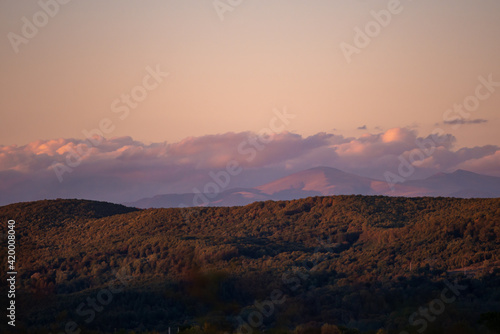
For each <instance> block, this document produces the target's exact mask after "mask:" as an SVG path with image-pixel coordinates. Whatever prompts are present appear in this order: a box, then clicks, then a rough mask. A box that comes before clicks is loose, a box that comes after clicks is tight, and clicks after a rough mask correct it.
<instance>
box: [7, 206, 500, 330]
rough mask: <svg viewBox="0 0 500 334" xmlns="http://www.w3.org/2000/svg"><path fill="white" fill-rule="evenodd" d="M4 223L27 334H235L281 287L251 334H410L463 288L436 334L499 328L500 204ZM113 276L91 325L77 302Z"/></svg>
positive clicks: (431, 326) (237, 210)
mask: <svg viewBox="0 0 500 334" xmlns="http://www.w3.org/2000/svg"><path fill="white" fill-rule="evenodd" d="M0 218H1V220H2V221H3V222H4V224H2V233H3V236H5V235H6V226H7V224H6V222H7V221H8V220H9V219H14V220H15V221H16V236H17V240H16V241H17V245H16V251H17V258H16V263H17V266H18V272H19V274H18V277H17V278H18V282H17V284H18V286H17V290H18V297H17V298H18V302H19V303H20V306H19V311H18V312H19V314H18V321H19V322H18V324H19V326H18V328H25V330H29V331H30V332H35V330H39V332H40V333H47V332H48V330H49V329H50V330H51V331H52V332H54V333H56V332H57V333H59V332H64V326H65V325H66V324H67V323H68V322H74V323H76V324H77V326H78V328H79V329H82V330H95V331H99V332H114V331H115V330H118V329H126V330H131V329H135V331H136V332H145V331H147V330H151V331H152V330H158V331H166V330H167V328H168V327H169V326H170V327H180V328H181V330H183V331H185V332H186V334H188V333H189V334H195V333H202V332H204V333H210V334H215V333H219V332H220V333H223V332H235V331H236V330H237V328H238V326H239V325H241V324H242V322H241V319H243V321H245V322H246V323H248V321H249V320H248V319H249V318H248V316H249V314H252V312H254V311H255V308H256V307H255V306H252V305H254V303H255V301H258V302H261V301H266V300H269V299H270V296H273V291H275V290H278V291H280V292H282V295H283V298H281V299H280V300H282V301H283V300H286V302H283V303H281V304H280V303H275V304H274V306H273V310H272V312H269V313H270V314H269V315H267V313H266V315H265V316H263V318H262V319H263V320H262V324H259V326H253V325H252V326H250V327H251V330H252V331H253V332H255V333H256V332H259V331H279V332H280V333H285V332H288V331H292V330H294V331H295V332H296V333H299V334H306V333H307V334H318V333H320V332H321V333H323V334H325V333H324V332H327V333H329V332H328V330H330V331H331V332H332V333H335V331H336V330H339V329H340V330H341V332H343V333H356V332H357V331H361V332H367V333H370V331H373V333H375V332H376V331H377V330H379V329H382V330H385V331H387V332H388V333H399V332H400V331H401V330H406V331H407V332H409V333H414V332H416V330H419V329H422V328H423V327H422V326H423V324H422V322H420V323H417V324H420V326H417V325H416V324H415V323H414V322H413V323H412V322H411V321H409V316H410V315H412V313H414V312H418V310H419V308H422V307H428V305H429V302H431V301H432V300H434V299H435V298H438V297H439V296H440V294H441V293H442V291H443V289H444V288H446V286H447V285H446V284H447V283H449V284H451V283H450V282H455V281H456V283H453V284H461V285H460V286H462V287H464V288H463V291H462V290H460V292H459V294H458V295H457V298H456V300H455V301H454V302H453V303H450V304H446V307H445V309H444V311H442V312H440V313H439V316H436V317H434V319H433V320H432V321H430V320H427V323H426V330H427V331H428V332H429V333H462V332H460V331H459V330H458V329H459V328H463V329H464V330H465V331H463V333H476V332H477V333H495V332H498V331H499V330H500V323H499V321H500V317H499V314H500V313H499V312H500V290H499V286H500V279H499V275H500V270H499V269H498V267H500V251H499V250H500V199H455V198H395V197H382V196H332V197H312V198H306V199H301V200H294V201H281V202H272V201H268V202H257V203H253V204H250V205H247V206H244V207H227V208H226V207H209V208H189V209H149V210H136V209H132V208H127V207H124V206H120V205H114V204H110V203H100V202H92V201H80V200H54V201H38V202H30V203H18V204H12V205H8V206H4V207H0ZM2 244H3V245H4V246H3V247H2V250H1V251H2V258H6V238H5V237H4V238H3V241H2ZM117 272H118V273H121V274H123V275H125V277H127V279H126V284H125V283H123V282H122V283H123V285H124V289H123V290H122V291H120V292H116V293H114V294H112V298H111V301H109V303H107V304H105V305H99V306H102V310H101V307H100V308H99V310H101V311H97V312H94V317H92V319H90V318H91V317H90V315H89V314H88V313H85V312H82V308H81V306H82V305H81V304H82V303H85V302H86V300H87V298H89V297H90V298H92V297H94V298H95V296H99V293H100V292H101V291H103V290H102V289H104V288H106V287H108V285H109V284H110V282H113V281H116V277H117ZM1 275H2V276H1V279H2V280H3V281H4V282H5V279H6V278H7V277H6V272H5V271H3V272H2V274H1ZM122 281H123V280H122ZM446 282H447V283H446ZM1 298H2V303H6V301H5V300H4V299H5V296H4V295H2V296H1ZM2 305H3V304H2ZM5 305H6V304H5ZM79 307H80V309H79ZM83 307H84V308H83V310H85V305H84V306H83ZM82 313H83V314H84V315H82ZM417 316H418V317H421V315H418V314H417ZM418 317H417V318H415V317H414V318H413V319H414V320H415V319H419V318H418ZM422 319H423V318H422ZM327 323H328V324H331V325H332V326H329V327H328V326H325V324H327ZM3 325H4V324H3V323H2V326H3ZM23 326H24V327H23ZM322 326H323V331H321V329H320V328H321V327H322ZM26 328H27V329H26ZM348 328H349V329H348ZM240 329H241V328H240ZM0 330H2V332H5V331H3V327H1V328H0Z"/></svg>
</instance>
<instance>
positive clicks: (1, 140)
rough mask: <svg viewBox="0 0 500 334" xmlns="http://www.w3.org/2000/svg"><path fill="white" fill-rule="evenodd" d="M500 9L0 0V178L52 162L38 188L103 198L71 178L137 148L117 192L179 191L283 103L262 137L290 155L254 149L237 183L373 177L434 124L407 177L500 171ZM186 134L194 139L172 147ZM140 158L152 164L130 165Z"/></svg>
mask: <svg viewBox="0 0 500 334" xmlns="http://www.w3.org/2000/svg"><path fill="white" fill-rule="evenodd" d="M499 15H500V2H498V1H497V0H477V1H470V0H453V1H451V0H443V1H432V0H419V1H411V0H401V1H397V0H390V1H378V0H373V1H367V0H349V1H348V0H345V1H326V0H317V1H314V2H311V1H309V2H306V1H299V0H287V1H284V0H276V1H272V2H270V1H264V0H254V1H248V0H231V1H230V0H220V1H219V0H216V1H212V0H209V1H199V0H197V1H194V0H183V1H180V0H177V1H173V0H172V1H169V0H150V1H132V0H120V1H118V0H110V1H105V2H103V1H96V0H88V1H78V0H72V1H68V0H59V1H56V0H40V1H31V0H30V1H28V0H26V1H22V2H20V1H13V0H0V34H1V36H3V37H2V39H1V40H0V44H1V45H0V64H1V67H0V70H1V72H0V87H1V89H0V112H1V121H0V145H2V146H0V150H1V151H0V152H2V153H1V154H0V189H2V190H4V191H9V192H11V191H13V192H15V193H16V194H17V193H19V196H17V195H16V196H17V197H16V196H14V197H15V198H16V200H18V199H24V198H31V197H30V196H32V195H30V196H28V195H25V196H24V195H23V194H27V193H28V192H30V191H32V190H33V189H32V188H33V187H34V188H36V189H37V191H35V193H38V190H40V189H39V188H40V187H41V188H44V187H46V186H47V185H45V186H42V184H43V183H42V184H38V183H36V182H34V181H33V180H38V178H40V180H41V179H44V178H46V177H49V176H46V174H47V175H49V174H50V175H51V176H50V179H51V180H50V182H55V183H54V184H53V186H52V188H51V189H52V192H50V194H49V193H48V192H43V191H41V190H40V191H41V192H40V193H39V194H38V195H37V196H38V197H43V196H56V195H58V196H59V195H61V196H87V197H92V198H99V199H103V198H111V197H112V198H113V199H116V198H118V197H116V196H115V195H113V196H114V197H113V196H112V195H110V194H114V193H116V191H118V190H116V189H114V188H113V187H111V186H108V188H107V189H108V190H107V191H105V190H103V189H100V190H97V188H92V189H93V190H89V189H84V188H85V187H84V186H83V185H84V184H85V180H88V179H90V178H93V179H94V180H95V179H99V177H102V176H103V175H108V174H107V173H108V172H107V171H106V169H105V168H111V166H115V164H116V163H117V161H119V160H117V159H119V158H120V154H123V152H126V151H127V150H132V151H134V152H135V153H134V154H139V153H138V152H139V151H140V150H141V149H142V150H143V151H142V152H143V153H141V154H145V155H146V156H147V157H148V158H147V159H149V160H147V159H146V158H144V157H142V158H141V159H146V160H147V161H145V160H142V162H137V163H138V165H134V164H132V163H129V164H128V165H127V167H126V168H128V169H130V171H129V173H130V174H127V175H128V176H122V177H123V178H126V179H127V178H128V179H127V180H130V184H141V186H137V187H139V188H140V189H138V188H136V187H135V186H134V187H133V186H127V187H126V189H127V190H130V191H131V192H133V194H137V196H139V194H140V195H143V194H151V195H154V194H156V193H161V192H172V191H189V190H190V188H192V184H193V182H191V181H192V180H198V179H197V178H196V177H193V175H201V174H203V175H206V170H207V168H219V167H220V166H222V165H223V164H224V163H225V162H226V161H229V160H230V159H232V158H235V156H234V154H236V155H238V154H240V153H238V152H237V149H235V147H237V146H238V144H239V143H241V141H244V140H245V139H242V138H247V137H248V136H249V135H251V134H255V133H259V132H260V131H263V129H264V130H265V129H266V128H267V129H270V128H272V127H271V125H272V124H271V123H273V122H275V121H273V120H276V117H277V116H276V110H281V111H282V110H285V109H286V110H287V112H288V113H289V114H293V118H290V119H288V120H287V121H288V122H286V124H285V123H283V124H280V125H279V126H277V129H278V130H279V131H276V133H275V134H273V135H274V137H273V138H275V139H276V141H274V140H273V144H276V145H277V144H278V143H282V140H284V141H285V142H286V144H287V145H285V146H283V148H285V147H286V149H288V150H290V152H286V154H282V155H281V156H282V160H281V161H280V162H279V163H278V162H277V161H274V162H270V161H268V160H266V158H264V157H262V158H259V157H257V158H256V160H255V161H261V163H260V164H259V165H255V162H254V165H252V166H249V168H250V167H251V168H250V169H249V170H247V172H248V173H250V174H251V173H254V174H255V175H257V174H258V175H261V176H260V178H259V177H257V176H255V177H251V175H248V176H246V177H245V178H244V180H240V181H235V184H236V185H239V184H240V183H241V184H245V183H251V182H254V183H258V182H263V181H265V180H266V178H268V179H270V178H272V177H275V176H279V175H281V174H280V173H279V172H278V171H279V170H282V171H288V172H290V171H294V170H298V169H299V168H307V167H314V166H313V165H314V164H326V165H330V166H333V167H338V168H344V169H346V171H351V172H357V173H359V174H362V175H366V176H370V177H376V178H379V179H383V174H384V171H387V170H394V168H397V161H398V160H397V157H398V156H400V155H401V154H406V155H409V154H410V153H411V150H412V149H417V150H418V149H419V146H418V145H417V143H416V142H415V140H417V139H418V138H420V139H422V140H423V139H424V138H428V136H430V135H431V134H433V133H438V134H440V135H442V136H445V137H446V138H447V139H446V143H445V144H442V145H443V146H439V145H441V144H439V145H438V146H437V147H441V149H442V150H443V151H442V152H441V151H439V150H436V152H437V153H435V154H434V153H433V154H432V155H431V156H429V157H427V156H426V157H425V158H426V161H425V164H421V165H420V166H418V167H419V168H418V169H419V171H418V172H417V173H415V175H412V176H411V177H423V176H427V175H429V174H430V173H432V172H439V171H449V170H453V169H457V168H468V169H469V170H473V171H477V172H482V173H486V174H488V175H496V176H500V172H499V171H500V162H499V156H500V153H499V148H498V145H499V143H500V133H499V131H498V130H497V129H498V128H499V126H500V118H499V109H500V62H499V61H498V59H500V43H499V42H498V36H499V35H500V21H499V20H498V17H499ZM460 108H462V109H460ZM275 123H276V122H275ZM271 130H272V129H271ZM88 134H90V135H92V134H97V135H103V137H105V139H104V141H105V143H107V144H109V145H108V146H106V147H105V145H92V142H89V141H87V142H85V141H84V140H85V138H86V136H87V135H88ZM214 138H216V139H217V140H218V141H220V142H219V143H218V145H220V150H217V149H215V148H214V146H211V144H210V145H209V144H208V143H212V141H213V140H214ZM235 138H237V139H235ZM318 138H322V140H323V142H322V144H319V143H318V140H319V139H318ZM384 138H385V139H384ZM286 140H290V141H286ZM285 142H283V143H285ZM393 142H399V144H398V145H396V146H398V149H395V148H394V147H395V146H394V147H393V146H391V145H393V144H391V143H393ZM417 142H418V141H417ZM89 143H90V144H89ZM194 143H196V145H195V146H196V148H193V147H191V146H193V145H194ZM291 143H294V144H293V145H292V144H291ZM312 143H314V145H313V144H312ZM68 145H69V146H68ZM78 145H83V146H85V145H87V146H85V147H90V146H93V147H91V148H90V149H89V150H88V154H87V155H86V156H85V157H84V158H82V163H81V165H79V166H78V168H77V169H78V171H76V170H75V171H74V172H71V173H70V172H67V173H66V174H65V179H71V181H68V180H66V181H64V182H59V179H58V178H57V177H56V176H57V175H54V174H56V173H54V172H53V171H50V172H49V171H48V170H49V169H51V166H52V162H54V161H56V162H60V163H66V164H67V162H66V161H65V159H66V157H67V152H68V151H69V149H70V148H68V147H73V148H74V147H76V146H78ZM117 145H118V146H117ZM120 145H121V146H120ZM283 145H284V144H283ZM308 145H312V146H308ZM315 145H316V146H315ZM342 145H344V146H343V147H340V146H342ZM373 145H375V146H373ZM188 146H189V147H191V149H192V150H193V152H195V153H193V154H189V151H183V152H180V151H179V152H177V153H175V154H174V153H173V152H172V151H171V150H172V149H173V148H177V149H180V147H183V148H184V149H187V147H188ZM271 146H272V145H270V146H269V147H271ZM302 147H309V149H307V150H306V151H302ZM311 147H314V149H313V148H311ZM320 147H323V148H325V150H326V151H322V150H321V149H319V148H320ZM374 147H377V149H374ZM160 148H161V149H164V150H166V151H165V152H163V153H162V152H159V153H152V152H153V151H154V152H156V151H158V150H161V149H160ZM368 148H369V149H368ZM151 150H152V151H151ZM203 150H204V152H205V154H198V153H199V152H201V151H203ZM269 151H271V150H269ZM210 152H211V153H210ZM230 152H233V153H230ZM234 152H236V153H234ZM294 152H295V153H296V154H293V153H294ZM319 152H321V154H320V153H319ZM464 152H468V153H467V154H465V153H464ZM154 154H160V157H159V156H158V155H154ZM161 154H163V155H161ZM287 154H288V155H287ZM323 154H326V155H325V156H323ZM438 154H442V156H440V157H438ZM240 155H241V154H240ZM312 155H314V157H315V158H314V159H312V158H311V156H312ZM180 156H182V159H181V158H180ZM285 156H286V157H285ZM161 157H163V158H165V159H167V160H162V158H161ZM194 157H196V159H198V160H196V161H195V158H194ZM121 158H123V157H121ZM466 158H467V159H466ZM129 159H132V158H130V157H129ZM151 159H153V160H154V161H153V160H151ZM155 159H156V160H155ZM177 159H180V160H177ZM308 159H309V160H308ZM440 159H441V160H440ZM427 160H429V161H427ZM207 161H212V163H211V164H210V163H207ZM134 163H136V161H134ZM141 163H142V165H141ZM360 163H364V164H365V165H364V166H362V165H359V164H360ZM366 164H368V165H370V164H372V165H373V168H367V165H366ZM144 165H147V166H149V167H148V168H153V169H155V170H157V169H158V170H161V172H159V173H160V174H161V175H160V174H159V175H158V176H157V177H158V178H154V177H152V176H148V178H147V179H146V178H145V176H140V175H141V173H144V171H145V169H141V168H145V167H144ZM83 166H85V167H83ZM103 166H108V167H103ZM132 166H135V167H132ZM141 166H142V167H141ZM152 166H154V167H152ZM186 166H189V167H186ZM252 168H253V169H252ZM182 169H184V172H185V173H187V172H186V169H187V170H191V171H192V172H193V174H189V173H187V174H186V175H188V174H189V175H190V176H189V177H187V180H191V181H182V182H181V181H179V180H183V178H182V177H180V176H179V175H178V174H176V173H177V172H175V171H178V170H182ZM83 170H85V171H83ZM167 171H168V172H167ZM262 171H267V172H266V173H264V172H262ZM200 173H201V174H200ZM14 174H15V176H13V175H14ZM153 175H156V174H154V173H153ZM42 176H43V177H42ZM70 176H71V177H70ZM84 176H85V177H84ZM2 178H3V180H2ZM134 178H135V179H134ZM169 178H172V180H173V181H172V180H170V181H168V180H169ZM202 179H203V176H200V180H202ZM30 180H31V181H30ZM54 180H55V181H54ZM120 180H121V179H120ZM175 180H177V181H179V182H181V183H182V184H178V183H179V182H174V181H175ZM159 181H161V182H162V186H161V187H159V186H153V185H154V184H157V183H158V182H159ZM19 182H21V183H22V182H24V183H22V184H24V186H23V187H25V188H23V187H21V186H20V185H21V183H19ZM30 182H33V183H30ZM40 182H41V181H40ZM47 182H49V181H47ZM116 182H118V183H119V181H118V180H117V181H116ZM120 182H123V180H121V181H120ZM148 182H150V183H151V184H152V185H151V187H149V186H146V184H148ZM74 183H75V184H74ZM30 184H31V186H30ZM51 184H52V183H51ZM69 184H71V186H70V185H69ZM127 184H128V183H127ZM16 187H17V189H16V190H15V191H14V188H16ZM96 187H97V186H96ZM19 189H24V190H19ZM111 189H113V190H111ZM122 190H123V189H122ZM103 192H105V193H106V194H104V193H103ZM11 193H12V192H11ZM133 194H130V195H129V196H128V197H134V195H133ZM23 196H24V197H23ZM33 196H34V195H33ZM37 196H34V197H36V198H38V197H37ZM14 197H12V198H13V200H14ZM128 197H127V198H128ZM121 198H122V197H120V199H121Z"/></svg>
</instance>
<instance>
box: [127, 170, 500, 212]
mask: <svg viewBox="0 0 500 334" xmlns="http://www.w3.org/2000/svg"><path fill="white" fill-rule="evenodd" d="M330 195H386V196H405V197H420V196H443V197H460V198H494V197H500V177H494V176H487V175H481V174H477V173H473V172H468V171H464V170H457V171H455V172H453V173H438V174H436V175H433V176H431V177H429V178H427V179H424V180H411V181H407V182H404V183H401V184H395V185H394V190H392V189H390V187H389V185H388V184H387V183H386V182H385V181H380V180H375V179H371V178H367V177H363V176H358V175H354V174H350V173H346V172H343V171H341V170H339V169H336V168H331V167H315V168H310V169H307V170H304V171H301V172H297V173H293V174H291V175H288V176H285V177H282V178H279V179H277V180H275V181H272V182H269V183H266V184H263V185H260V186H258V187H255V188H237V189H229V190H226V191H223V192H221V193H220V194H217V195H216V196H213V195H209V194H189V193H188V194H165V195H157V196H154V197H151V198H144V199H140V200H138V201H135V202H129V203H125V204H126V205H128V206H133V207H137V208H171V207H185V206H241V205H247V204H250V203H253V202H256V201H266V200H274V201H276V200H292V199H300V198H306V197H311V196H330Z"/></svg>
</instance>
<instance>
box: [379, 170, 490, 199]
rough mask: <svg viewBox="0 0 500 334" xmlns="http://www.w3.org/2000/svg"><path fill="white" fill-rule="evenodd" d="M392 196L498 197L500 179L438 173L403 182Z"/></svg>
mask: <svg viewBox="0 0 500 334" xmlns="http://www.w3.org/2000/svg"><path fill="white" fill-rule="evenodd" d="M387 195H390V194H387ZM394 195H397V196H408V195H410V196H445V197H461V198H471V197H483V198H494V197H500V177H494V176H487V175H481V174H477V173H473V172H469V171H465V170H461V169H458V170H456V171H454V172H453V173H438V174H435V175H433V176H431V177H429V178H427V179H424V180H413V181H408V182H405V183H404V184H402V185H401V186H400V187H397V188H396V191H395V194H394Z"/></svg>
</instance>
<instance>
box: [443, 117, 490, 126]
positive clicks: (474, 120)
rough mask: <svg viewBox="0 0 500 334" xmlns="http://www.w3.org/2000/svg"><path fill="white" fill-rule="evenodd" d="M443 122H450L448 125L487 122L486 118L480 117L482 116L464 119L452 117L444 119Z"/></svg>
mask: <svg viewBox="0 0 500 334" xmlns="http://www.w3.org/2000/svg"><path fill="white" fill-rule="evenodd" d="M443 123H444V124H450V125H456V124H460V125H462V124H481V123H488V120H486V119H482V118H477V119H464V118H456V119H452V120H451V121H444V122H443Z"/></svg>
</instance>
